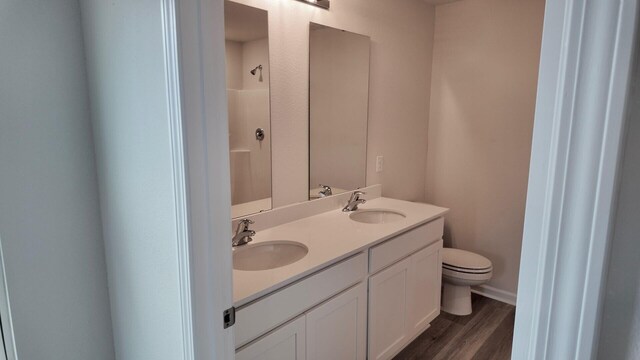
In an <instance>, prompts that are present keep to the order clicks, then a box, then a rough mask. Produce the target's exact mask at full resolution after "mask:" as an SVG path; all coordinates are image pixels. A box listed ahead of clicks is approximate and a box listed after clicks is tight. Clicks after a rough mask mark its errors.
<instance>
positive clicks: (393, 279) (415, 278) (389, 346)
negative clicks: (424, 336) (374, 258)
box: [368, 240, 442, 360]
mask: <svg viewBox="0 0 640 360" xmlns="http://www.w3.org/2000/svg"><path fill="white" fill-rule="evenodd" d="M441 248H442V240H439V241H438V242H436V243H434V244H432V245H430V246H428V247H426V248H424V249H422V250H420V251H418V252H416V253H414V254H412V255H410V256H409V257H407V258H405V259H403V260H401V261H399V262H397V263H395V264H393V265H391V266H389V267H388V268H386V269H384V270H382V271H380V272H378V273H377V274H375V275H373V276H371V277H370V278H369V338H368V343H369V346H368V349H369V359H370V360H385V359H391V358H392V357H393V356H394V355H396V354H397V353H398V352H399V351H400V350H402V349H403V348H404V347H405V346H406V345H407V344H408V343H409V342H410V341H411V340H413V339H414V338H415V337H416V336H417V335H419V334H420V333H422V332H423V331H424V330H425V329H427V328H428V327H429V323H430V322H431V321H432V320H433V319H435V317H436V316H438V315H439V314H440V284H441V265H440V264H441V262H440V261H441V259H440V256H441V255H440V249H441Z"/></svg>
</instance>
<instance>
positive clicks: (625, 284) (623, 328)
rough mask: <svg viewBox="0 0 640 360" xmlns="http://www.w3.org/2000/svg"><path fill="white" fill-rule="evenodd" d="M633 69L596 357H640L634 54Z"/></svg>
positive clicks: (639, 67) (638, 125)
mask: <svg viewBox="0 0 640 360" xmlns="http://www.w3.org/2000/svg"><path fill="white" fill-rule="evenodd" d="M636 44H637V43H636ZM636 51H637V50H636ZM633 73H634V75H633V78H632V89H631V92H630V96H629V100H628V101H629V103H628V115H627V122H628V125H627V126H628V127H627V139H626V146H625V149H624V160H623V161H622V166H621V181H620V193H619V195H618V205H617V210H616V215H615V223H614V224H615V225H614V234H613V240H612V243H611V250H610V258H609V270H608V275H607V280H606V281H607V283H606V292H605V294H604V309H603V315H602V323H601V328H600V341H599V347H598V359H620V360H623V359H629V360H631V359H638V358H640V267H638V260H639V259H640V241H639V239H640V221H639V220H640V57H638V56H637V55H636V60H635V69H634V71H633Z"/></svg>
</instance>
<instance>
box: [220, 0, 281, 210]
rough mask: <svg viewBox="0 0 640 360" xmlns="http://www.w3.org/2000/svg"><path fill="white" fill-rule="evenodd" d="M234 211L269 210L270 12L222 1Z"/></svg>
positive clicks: (232, 203)
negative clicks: (268, 13) (268, 14)
mask: <svg viewBox="0 0 640 360" xmlns="http://www.w3.org/2000/svg"><path fill="white" fill-rule="evenodd" d="M224 25H225V39H226V41H225V45H226V46H225V48H226V62H227V99H228V109H229V160H230V166H231V205H232V207H231V214H232V217H234V218H235V217H239V216H244V215H247V214H252V213H256V212H260V211H263V210H268V209H271V124H270V110H269V108H270V106H269V35H268V20H267V12H266V11H264V10H260V9H256V8H253V7H249V6H245V5H241V4H238V3H234V2H231V1H225V4H224Z"/></svg>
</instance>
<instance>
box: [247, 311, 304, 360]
mask: <svg viewBox="0 0 640 360" xmlns="http://www.w3.org/2000/svg"><path fill="white" fill-rule="evenodd" d="M304 325H305V320H304V315H302V316H300V317H298V318H296V319H295V320H293V321H291V322H290V323H288V324H285V325H283V326H281V327H279V328H277V329H275V330H273V331H272V332H270V333H267V334H266V335H265V336H263V337H262V338H260V339H258V340H256V341H255V342H253V343H250V344H249V345H247V346H245V347H243V348H241V349H240V350H238V351H237V352H236V360H304V358H305V326H304Z"/></svg>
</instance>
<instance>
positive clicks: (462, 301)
mask: <svg viewBox="0 0 640 360" xmlns="http://www.w3.org/2000/svg"><path fill="white" fill-rule="evenodd" d="M492 271H493V266H492V265H491V261H490V260H489V259H487V258H486V257H484V256H482V255H478V254H475V253H472V252H470V251H465V250H460V249H451V248H444V249H442V287H443V290H442V306H441V309H442V311H445V312H448V313H450V314H454V315H469V314H471V286H474V285H480V284H484V283H485V282H487V281H489V279H491V274H492Z"/></svg>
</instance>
